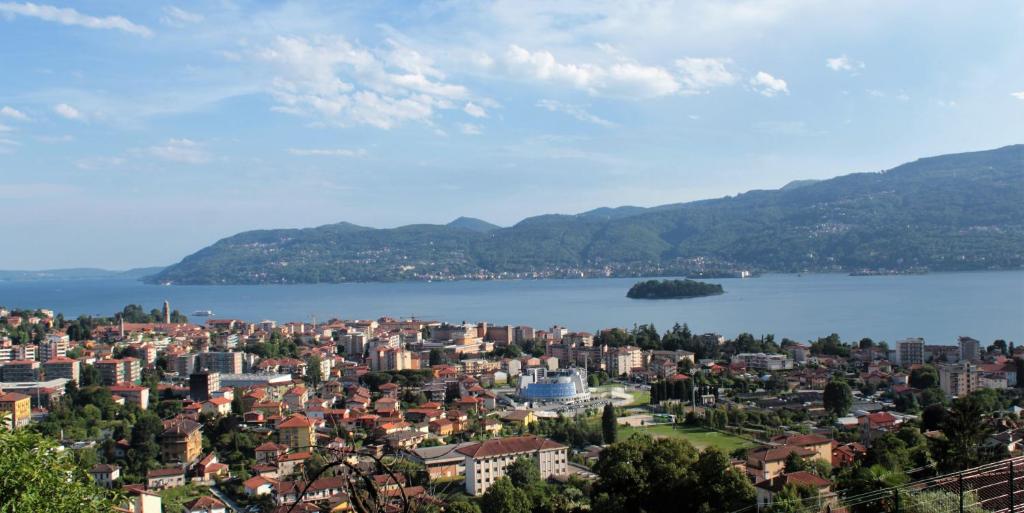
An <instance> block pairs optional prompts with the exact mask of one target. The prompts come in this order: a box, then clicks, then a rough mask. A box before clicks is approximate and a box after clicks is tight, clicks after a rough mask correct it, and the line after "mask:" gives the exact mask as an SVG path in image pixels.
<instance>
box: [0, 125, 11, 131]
mask: <svg viewBox="0 0 1024 513" xmlns="http://www.w3.org/2000/svg"><path fill="white" fill-rule="evenodd" d="M11 130H14V129H13V128H11V127H9V126H7V125H5V124H3V123H0V132H10V131H11Z"/></svg>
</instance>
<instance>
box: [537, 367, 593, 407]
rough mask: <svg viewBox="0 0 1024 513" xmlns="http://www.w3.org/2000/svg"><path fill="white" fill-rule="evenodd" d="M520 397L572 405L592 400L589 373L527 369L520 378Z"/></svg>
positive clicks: (571, 370)
mask: <svg viewBox="0 0 1024 513" xmlns="http://www.w3.org/2000/svg"><path fill="white" fill-rule="evenodd" d="M519 397H520V398H521V399H523V400H525V401H536V402H556V403H572V402H579V401H586V400H589V399H590V388H589V387H587V371H585V370H583V369H566V370H562V371H554V372H549V371H547V370H546V369H544V368H543V367H537V368H531V369H527V370H526V372H524V373H523V375H522V376H521V377H520V378H519Z"/></svg>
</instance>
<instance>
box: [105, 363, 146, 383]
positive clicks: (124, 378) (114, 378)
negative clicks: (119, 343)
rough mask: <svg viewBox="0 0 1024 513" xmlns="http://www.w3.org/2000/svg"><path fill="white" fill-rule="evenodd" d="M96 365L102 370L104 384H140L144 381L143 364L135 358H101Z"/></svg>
mask: <svg viewBox="0 0 1024 513" xmlns="http://www.w3.org/2000/svg"><path fill="white" fill-rule="evenodd" d="M94 367H96V370H98V371H99V372H100V383H101V384H103V385H107V386H110V385H116V384H118V383H134V384H139V383H140V382H141V381H142V366H141V365H140V364H139V361H138V360H137V359H135V358H130V357H129V358H121V359H116V358H111V359H107V360H100V361H98V362H96V364H95V365H94Z"/></svg>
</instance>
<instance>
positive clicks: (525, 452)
mask: <svg viewBox="0 0 1024 513" xmlns="http://www.w3.org/2000/svg"><path fill="white" fill-rule="evenodd" d="M567 450H568V448H567V447H566V446H564V445H562V444H560V443H558V442H555V441H552V440H549V439H547V438H541V437H538V436H516V437H509V438H495V439H491V440H487V441H485V442H480V443H476V444H473V445H469V446H466V447H460V448H459V449H457V451H456V452H458V453H460V454H462V455H464V456H465V457H466V492H467V493H469V494H470V495H483V493H484V492H486V491H487V489H488V488H490V487H491V485H493V484H494V482H495V481H497V480H498V479H500V478H502V477H504V476H505V469H506V468H507V467H508V466H509V465H511V464H512V463H514V462H515V461H516V460H518V459H519V458H522V457H529V458H533V460H534V461H535V462H537V466H538V467H539V469H540V477H541V479H547V478H549V477H551V476H556V475H565V474H567V473H568V472H569V466H568V465H569V463H568V455H567Z"/></svg>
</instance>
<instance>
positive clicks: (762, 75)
mask: <svg viewBox="0 0 1024 513" xmlns="http://www.w3.org/2000/svg"><path fill="white" fill-rule="evenodd" d="M750 85H752V86H753V87H754V90H755V91H757V92H759V93H761V94H762V95H764V96H767V97H769V98H771V97H772V96H775V95H777V94H779V93H785V94H789V86H788V85H787V84H786V81H785V80H783V79H781V78H775V77H773V76H771V75H770V74H768V73H766V72H764V71H758V72H757V74H756V75H754V78H751V79H750Z"/></svg>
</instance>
